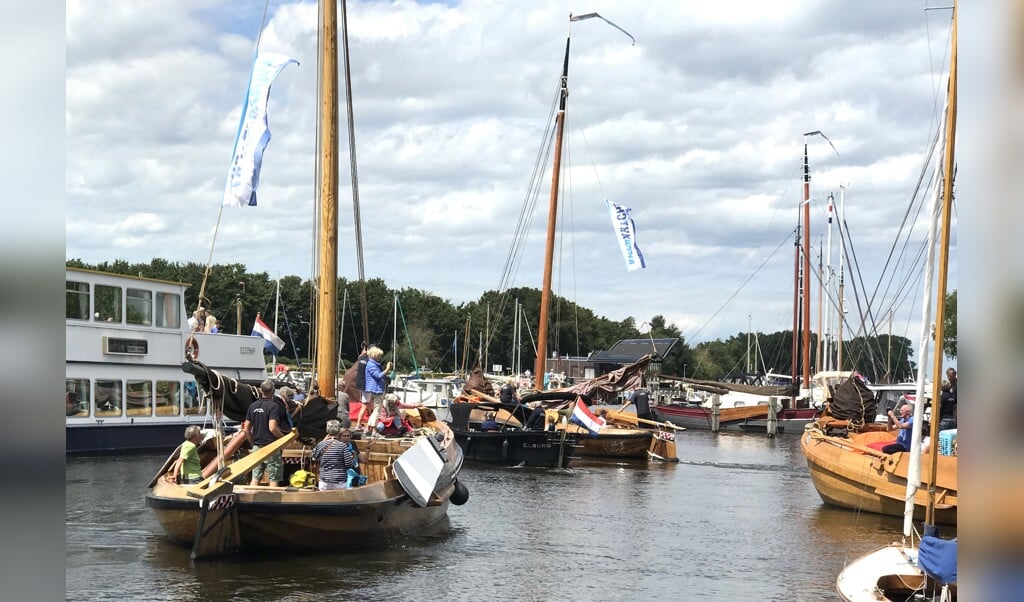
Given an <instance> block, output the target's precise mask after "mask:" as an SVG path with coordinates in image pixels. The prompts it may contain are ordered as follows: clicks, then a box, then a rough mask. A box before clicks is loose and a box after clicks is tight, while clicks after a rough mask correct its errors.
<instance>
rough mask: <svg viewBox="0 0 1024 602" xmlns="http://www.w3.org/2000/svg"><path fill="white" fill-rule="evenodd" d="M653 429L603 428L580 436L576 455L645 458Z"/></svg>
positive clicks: (649, 446) (652, 435)
mask: <svg viewBox="0 0 1024 602" xmlns="http://www.w3.org/2000/svg"><path fill="white" fill-rule="evenodd" d="M653 437H654V433H653V431H645V430H640V429H617V428H608V427H606V428H604V429H601V432H600V433H599V434H597V435H595V436H581V437H580V438H579V440H578V441H579V442H578V444H577V448H576V455H577V456H587V457H595V458H646V457H647V450H649V449H650V448H651V440H652V439H653Z"/></svg>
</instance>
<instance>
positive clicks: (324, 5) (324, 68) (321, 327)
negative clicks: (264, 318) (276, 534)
mask: <svg viewBox="0 0 1024 602" xmlns="http://www.w3.org/2000/svg"><path fill="white" fill-rule="evenodd" d="M320 23H321V27H322V29H321V31H320V86H319V87H320V149H319V152H320V154H319V161H320V169H319V170H318V171H319V173H320V182H319V185H320V235H319V237H318V240H319V254H320V255H319V265H320V274H319V280H318V283H319V284H318V288H319V298H318V299H317V308H316V309H317V311H316V333H317V334H316V341H317V346H316V349H317V353H316V366H315V370H316V378H317V381H316V382H317V385H318V386H319V388H320V395H321V396H323V397H326V398H328V399H334V398H335V397H336V395H337V392H336V391H335V388H336V384H335V383H336V380H337V365H338V334H337V328H336V325H335V323H336V322H337V317H338V316H337V311H338V293H337V288H338V32H337V29H338V10H337V3H336V2H334V0H326V1H321V2H320Z"/></svg>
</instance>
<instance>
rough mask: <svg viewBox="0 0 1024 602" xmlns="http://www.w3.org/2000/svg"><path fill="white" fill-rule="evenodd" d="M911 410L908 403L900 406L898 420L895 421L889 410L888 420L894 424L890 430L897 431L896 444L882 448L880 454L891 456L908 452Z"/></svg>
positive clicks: (911, 419) (912, 419) (911, 422)
mask: <svg viewBox="0 0 1024 602" xmlns="http://www.w3.org/2000/svg"><path fill="white" fill-rule="evenodd" d="M913 412H914V411H913V408H912V407H911V405H910V404H909V403H905V404H903V405H902V406H900V418H899V419H897V418H896V415H895V414H893V413H892V410H889V418H891V419H892V420H893V422H894V423H895V424H894V426H892V427H890V428H895V429H897V430H899V433H898V434H897V435H896V442H895V443H890V444H889V445H886V446H885V447H883V448H882V453H885V454H893V453H896V452H901V451H903V452H905V451H910V431H911V429H912V428H913V426H914V416H913Z"/></svg>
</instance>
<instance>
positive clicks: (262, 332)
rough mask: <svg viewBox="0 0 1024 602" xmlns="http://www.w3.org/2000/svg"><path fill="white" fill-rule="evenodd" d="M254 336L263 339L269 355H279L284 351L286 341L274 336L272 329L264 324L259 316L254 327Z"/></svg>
mask: <svg viewBox="0 0 1024 602" xmlns="http://www.w3.org/2000/svg"><path fill="white" fill-rule="evenodd" d="M252 336H254V337H263V348H264V349H266V350H267V353H272V354H274V355H277V354H278V353H281V350H282V349H284V341H282V340H281V337H279V336H277V335H276V334H274V331H273V330H270V327H269V326H267V325H266V324H264V323H263V320H261V319H260V317H259V316H256V323H255V324H253V325H252Z"/></svg>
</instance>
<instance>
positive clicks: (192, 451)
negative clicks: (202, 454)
mask: <svg viewBox="0 0 1024 602" xmlns="http://www.w3.org/2000/svg"><path fill="white" fill-rule="evenodd" d="M202 442H203V431H202V430H201V429H200V428H199V425H198V424H190V425H188V426H186V427H185V442H184V443H182V444H181V453H180V454H178V459H177V460H175V461H174V467H173V468H172V469H171V474H173V475H175V477H178V476H179V475H180V477H181V481H180V482H182V483H188V484H190V485H194V484H195V483H198V482H200V481H202V480H203V467H202V464H201V463H200V461H199V445H200V444H201V443H202Z"/></svg>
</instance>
